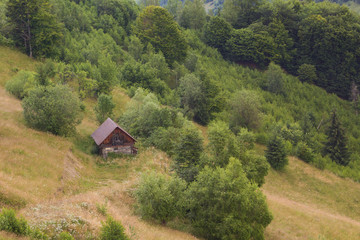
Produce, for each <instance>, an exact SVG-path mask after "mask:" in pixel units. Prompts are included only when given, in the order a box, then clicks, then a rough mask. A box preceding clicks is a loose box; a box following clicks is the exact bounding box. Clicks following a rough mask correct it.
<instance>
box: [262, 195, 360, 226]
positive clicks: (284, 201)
mask: <svg viewBox="0 0 360 240" xmlns="http://www.w3.org/2000/svg"><path fill="white" fill-rule="evenodd" d="M262 192H263V193H264V194H265V195H266V197H267V199H268V200H270V201H273V202H276V203H278V204H281V205H283V206H286V207H289V208H293V209H296V210H297V211H301V212H304V213H307V214H311V215H315V216H322V217H327V218H329V219H333V220H337V221H342V222H346V223H349V224H352V225H355V226H358V227H360V222H359V221H356V220H354V219H352V218H349V217H346V216H342V215H339V214H334V213H330V212H328V211H326V210H322V209H319V208H318V207H316V206H311V205H307V204H303V203H300V202H296V201H293V200H290V199H288V198H285V197H282V196H279V195H275V194H272V193H270V192H268V191H266V190H263V191H262Z"/></svg>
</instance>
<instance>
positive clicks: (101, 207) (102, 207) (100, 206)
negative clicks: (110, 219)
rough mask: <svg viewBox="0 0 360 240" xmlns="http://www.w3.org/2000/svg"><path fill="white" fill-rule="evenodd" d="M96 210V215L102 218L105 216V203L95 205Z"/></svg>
mask: <svg viewBox="0 0 360 240" xmlns="http://www.w3.org/2000/svg"><path fill="white" fill-rule="evenodd" d="M96 210H97V211H98V213H100V214H101V215H103V216H106V215H107V207H106V203H105V204H99V203H97V204H96Z"/></svg>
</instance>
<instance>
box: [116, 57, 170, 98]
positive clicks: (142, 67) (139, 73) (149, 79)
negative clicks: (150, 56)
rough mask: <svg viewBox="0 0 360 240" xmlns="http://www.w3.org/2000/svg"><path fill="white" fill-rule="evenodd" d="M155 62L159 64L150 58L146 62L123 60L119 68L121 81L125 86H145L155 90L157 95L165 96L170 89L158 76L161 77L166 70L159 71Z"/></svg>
mask: <svg viewBox="0 0 360 240" xmlns="http://www.w3.org/2000/svg"><path fill="white" fill-rule="evenodd" d="M160 56H161V55H160ZM160 61H161V60H160ZM157 63H159V65H160V64H161V62H156V61H150V60H149V62H147V63H146V64H142V63H140V62H135V61H128V62H125V64H124V65H123V67H122V68H121V76H122V81H123V83H124V84H125V85H127V86H129V85H132V86H135V87H142V88H146V89H149V90H151V91H153V92H155V93H156V94H157V95H158V96H159V97H165V95H166V94H167V93H168V92H169V91H170V89H169V87H168V86H167V85H166V83H165V82H164V81H162V80H161V79H159V77H161V76H162V74H163V73H164V74H166V71H165V72H160V71H161V68H160V69H157V68H156V67H157V66H156V65H157ZM159 65H158V66H159ZM153 66H154V67H153Z"/></svg>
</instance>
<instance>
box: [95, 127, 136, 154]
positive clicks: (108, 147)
mask: <svg viewBox="0 0 360 240" xmlns="http://www.w3.org/2000/svg"><path fill="white" fill-rule="evenodd" d="M115 134H119V136H121V137H123V138H124V141H123V143H122V144H116V145H114V144H113V141H112V139H113V136H114V135H115ZM134 144H135V141H134V139H132V138H131V137H129V136H128V135H127V134H126V133H124V132H123V131H122V130H121V129H119V128H116V129H115V130H114V131H113V132H112V133H111V134H109V136H107V138H106V139H105V140H104V141H103V142H102V144H101V145H100V146H99V148H100V153H101V155H102V156H103V157H104V158H106V157H107V155H108V153H110V152H113V153H123V154H136V153H137V148H135V147H134Z"/></svg>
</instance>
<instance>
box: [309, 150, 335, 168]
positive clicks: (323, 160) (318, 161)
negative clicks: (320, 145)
mask: <svg viewBox="0 0 360 240" xmlns="http://www.w3.org/2000/svg"><path fill="white" fill-rule="evenodd" d="M330 161H331V160H330V158H329V157H322V156H321V155H320V154H317V155H316V156H315V157H314V161H313V163H314V166H315V167H316V168H318V169H320V170H324V169H325V168H326V164H327V162H330Z"/></svg>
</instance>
